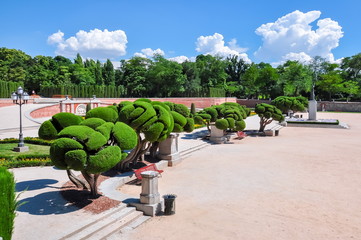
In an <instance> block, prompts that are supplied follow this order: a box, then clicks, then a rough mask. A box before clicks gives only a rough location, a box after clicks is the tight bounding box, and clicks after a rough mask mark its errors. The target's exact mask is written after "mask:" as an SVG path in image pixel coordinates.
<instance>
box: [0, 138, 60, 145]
mask: <svg viewBox="0 0 361 240" xmlns="http://www.w3.org/2000/svg"><path fill="white" fill-rule="evenodd" d="M18 142H19V139H18V138H4V139H2V140H0V144H1V143H18ZM24 142H25V143H30V144H37V145H45V146H50V145H51V143H52V142H53V141H52V140H44V139H40V138H34V137H25V138H24Z"/></svg>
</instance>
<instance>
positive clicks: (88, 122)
mask: <svg viewBox="0 0 361 240" xmlns="http://www.w3.org/2000/svg"><path fill="white" fill-rule="evenodd" d="M104 123H106V122H105V121H104V120H103V119H101V118H87V119H85V120H84V121H83V122H81V123H80V125H84V126H88V127H90V128H92V129H96V128H97V127H99V126H101V125H103V124H104Z"/></svg>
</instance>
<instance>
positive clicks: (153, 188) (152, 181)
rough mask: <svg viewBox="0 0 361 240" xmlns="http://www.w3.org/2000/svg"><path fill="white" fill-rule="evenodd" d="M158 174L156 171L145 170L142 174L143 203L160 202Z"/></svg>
mask: <svg viewBox="0 0 361 240" xmlns="http://www.w3.org/2000/svg"><path fill="white" fill-rule="evenodd" d="M158 175H159V173H158V172H156V171H145V172H142V173H141V176H142V193H141V194H140V202H141V203H143V204H157V203H159V202H160V195H159V192H158Z"/></svg>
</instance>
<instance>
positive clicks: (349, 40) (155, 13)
mask: <svg viewBox="0 0 361 240" xmlns="http://www.w3.org/2000/svg"><path fill="white" fill-rule="evenodd" d="M0 7H1V9H2V11H1V13H0V47H6V48H15V49H20V50H22V51H24V52H25V53H27V54H29V55H31V56H36V55H45V56H56V55H64V56H65V57H68V58H71V59H72V58H74V55H75V54H76V52H79V53H80V54H81V55H82V56H83V57H91V58H94V59H106V58H109V59H111V60H113V61H118V60H120V59H129V58H131V57H133V56H134V55H137V56H147V57H149V56H151V55H152V54H153V53H160V54H163V55H164V56H165V57H166V58H171V59H175V60H177V61H182V60H183V61H184V60H185V59H192V58H194V57H195V56H197V55H199V54H212V55H221V56H227V55H228V54H236V55H239V56H240V57H243V58H244V59H247V60H249V61H254V62H260V61H265V62H272V63H280V62H282V61H284V60H287V59H295V60H297V59H299V60H305V61H306V60H307V59H309V58H310V57H313V56H314V55H321V56H323V57H325V58H326V59H328V60H330V61H333V60H337V59H340V58H342V57H347V56H352V55H355V54H358V53H360V52H361V44H359V43H360V39H361V27H360V25H361V14H359V10H360V9H361V1H358V0H343V1H333V0H329V1H324V0H319V1H316V0H313V1H310V0H303V1H289V0H288V1H284V0H279V1H277V0H273V1H270V0H259V1H243V0H238V1H236V0H228V1H227V0H224V1H214V0H208V1H195V0H193V1H190V0H183V1H181V0H179V1H172V0H152V1H149V0H148V1H136V0H133V1H131V0H127V1H122V0H104V1H99V0H97V1H93V0H87V1H84V0H76V1H70V0H63V1H49V0H33V1H29V0H3V1H1V3H0ZM267 23H269V24H268V25H263V24H267ZM318 23H319V24H320V23H321V25H322V26H321V27H320V26H318V25H317V24H318ZM261 26H263V27H261ZM256 32H257V33H256ZM271 33H273V34H271ZM180 56H182V57H180Z"/></svg>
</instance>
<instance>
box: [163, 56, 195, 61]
mask: <svg viewBox="0 0 361 240" xmlns="http://www.w3.org/2000/svg"><path fill="white" fill-rule="evenodd" d="M168 60H170V61H173V62H177V63H183V62H186V61H190V60H189V58H188V57H186V56H178V57H172V58H168Z"/></svg>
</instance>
